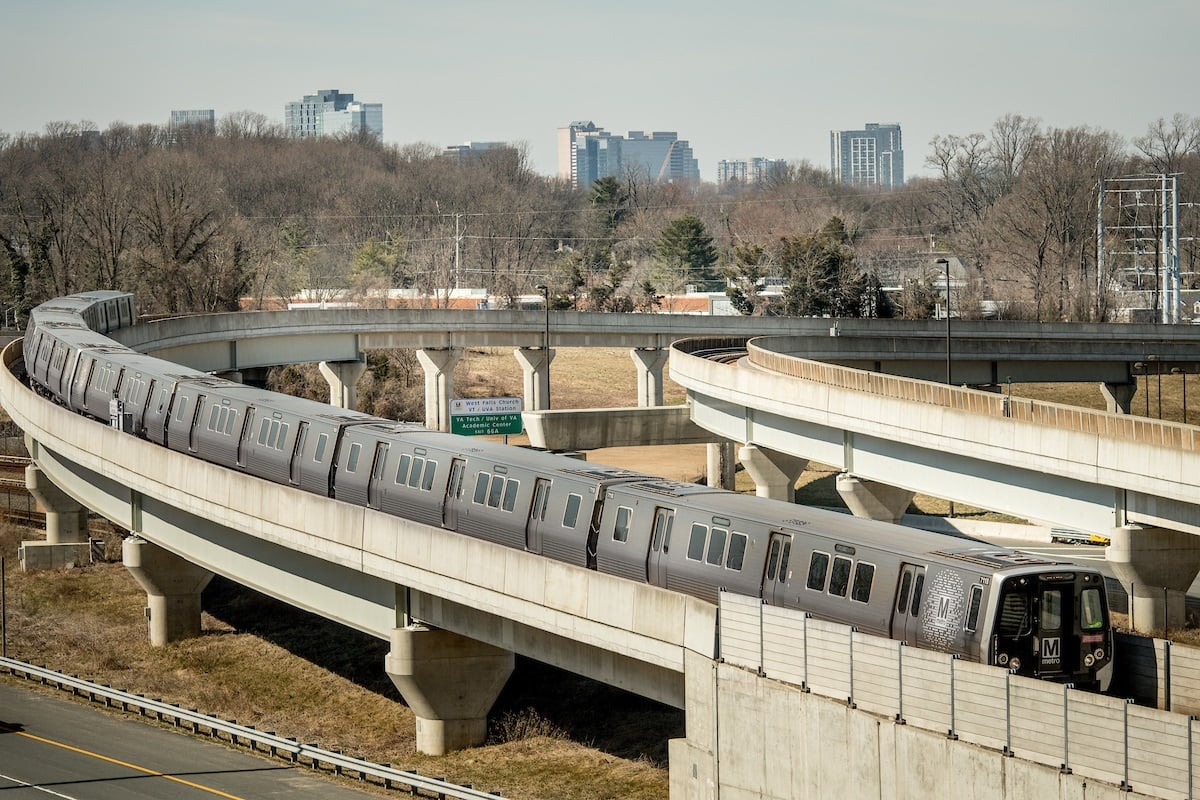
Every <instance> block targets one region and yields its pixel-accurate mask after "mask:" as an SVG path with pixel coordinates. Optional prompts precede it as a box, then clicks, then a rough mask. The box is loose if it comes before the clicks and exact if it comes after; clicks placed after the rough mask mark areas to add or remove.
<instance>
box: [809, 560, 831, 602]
mask: <svg viewBox="0 0 1200 800" xmlns="http://www.w3.org/2000/svg"><path fill="white" fill-rule="evenodd" d="M828 572H829V554H828V553H822V552H819V551H816V550H814V551H813V554H812V558H810V559H809V561H808V583H807V584H806V585H807V586H808V588H809V589H812V590H814V591H818V592H819V591H822V590H823V589H824V588H825V576H826V574H827V573H828Z"/></svg>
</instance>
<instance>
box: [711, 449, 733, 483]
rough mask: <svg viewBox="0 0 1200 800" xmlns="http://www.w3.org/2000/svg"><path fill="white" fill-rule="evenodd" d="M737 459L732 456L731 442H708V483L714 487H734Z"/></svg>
mask: <svg viewBox="0 0 1200 800" xmlns="http://www.w3.org/2000/svg"><path fill="white" fill-rule="evenodd" d="M736 470H737V461H736V460H735V459H734V456H733V442H730V441H728V440H727V441H724V442H709V443H708V485H709V486H712V487H713V488H714V489H729V490H730V491H732V490H733V488H734V481H735V477H736V474H737V471H736Z"/></svg>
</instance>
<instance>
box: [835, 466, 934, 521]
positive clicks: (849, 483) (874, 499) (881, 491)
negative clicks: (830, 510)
mask: <svg viewBox="0 0 1200 800" xmlns="http://www.w3.org/2000/svg"><path fill="white" fill-rule="evenodd" d="M837 491H838V494H840V495H841V496H842V500H844V501H845V503H846V507H847V508H849V509H850V513H851V514H853V515H854V516H856V517H863V518H864V519H877V520H881V521H883V522H891V523H897V522H899V521H900V518H901V517H903V516H904V512H905V511H907V510H908V504H909V503H911V502H912V499H913V495H915V494H916V492H910V491H909V490H908V489H901V488H899V487H897V486H889V485H887V484H886V483H876V482H875V481H868V480H863V479H862V478H860V477H858V476H857V475H851V474H850V473H849V472H843V473H841V474H840V475H838V476H837Z"/></svg>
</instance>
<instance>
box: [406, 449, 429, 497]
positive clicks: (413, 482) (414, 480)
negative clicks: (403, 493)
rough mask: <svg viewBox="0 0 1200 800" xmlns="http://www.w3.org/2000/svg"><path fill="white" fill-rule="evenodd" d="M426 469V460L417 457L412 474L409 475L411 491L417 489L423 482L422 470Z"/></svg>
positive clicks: (413, 461)
mask: <svg viewBox="0 0 1200 800" xmlns="http://www.w3.org/2000/svg"><path fill="white" fill-rule="evenodd" d="M423 469H425V459H423V458H421V457H420V456H417V457H416V458H414V459H413V460H412V472H410V473H408V486H409V488H410V489H415V488H417V485H418V484H419V483H420V482H421V470H423Z"/></svg>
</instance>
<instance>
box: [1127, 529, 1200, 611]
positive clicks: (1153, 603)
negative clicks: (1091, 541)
mask: <svg viewBox="0 0 1200 800" xmlns="http://www.w3.org/2000/svg"><path fill="white" fill-rule="evenodd" d="M1111 539H1112V543H1111V544H1110V545H1109V546H1108V548H1107V549H1106V551H1105V557H1106V558H1107V559H1108V563H1109V564H1111V565H1112V568H1113V572H1114V573H1115V574H1116V576H1117V578H1118V579H1119V580H1120V581H1121V583H1122V584H1123V585H1124V586H1125V589H1126V591H1128V592H1129V597H1130V601H1129V616H1130V625H1131V627H1132V628H1133V629H1134V630H1136V631H1140V632H1142V633H1150V632H1152V631H1157V632H1160V633H1161V632H1162V631H1163V630H1164V629H1165V628H1181V627H1183V624H1184V621H1185V618H1186V614H1185V609H1184V599H1185V593H1186V592H1187V589H1188V587H1189V586H1191V585H1192V581H1194V580H1195V579H1196V574H1197V572H1200V536H1195V535H1193V534H1190V533H1183V532H1182V531H1173V530H1168V529H1166V528H1154V527H1143V526H1141V525H1122V526H1121V527H1119V528H1113V530H1112V536H1111Z"/></svg>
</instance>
